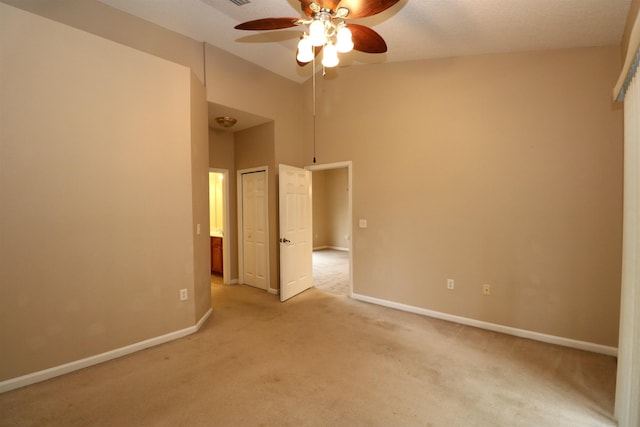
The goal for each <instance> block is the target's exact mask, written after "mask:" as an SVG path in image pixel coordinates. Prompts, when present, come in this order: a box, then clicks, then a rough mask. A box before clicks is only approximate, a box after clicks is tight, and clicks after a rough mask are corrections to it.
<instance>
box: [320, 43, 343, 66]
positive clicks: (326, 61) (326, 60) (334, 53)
mask: <svg viewBox="0 0 640 427" xmlns="http://www.w3.org/2000/svg"><path fill="white" fill-rule="evenodd" d="M338 62H340V60H339V59H338V49H336V46H335V45H334V44H333V43H327V44H326V46H325V47H324V49H323V55H322V65H324V66H325V67H327V68H330V67H335V66H336V65H338Z"/></svg>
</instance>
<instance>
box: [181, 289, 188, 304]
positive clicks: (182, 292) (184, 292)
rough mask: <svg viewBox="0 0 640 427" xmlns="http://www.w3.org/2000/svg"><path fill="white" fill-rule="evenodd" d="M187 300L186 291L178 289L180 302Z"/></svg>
mask: <svg viewBox="0 0 640 427" xmlns="http://www.w3.org/2000/svg"><path fill="white" fill-rule="evenodd" d="M186 300H187V289H186V288H185V289H180V301H186Z"/></svg>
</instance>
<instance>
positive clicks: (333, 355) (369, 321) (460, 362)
mask: <svg viewBox="0 0 640 427" xmlns="http://www.w3.org/2000/svg"><path fill="white" fill-rule="evenodd" d="M212 293H213V298H214V315H213V317H212V318H211V319H209V321H208V322H207V324H206V325H205V326H204V327H203V329H202V330H201V331H200V332H199V333H197V334H194V335H191V336H189V337H186V338H184V339H181V340H178V341H174V342H171V343H168V344H165V345H162V346H158V347H155V348H151V349H148V350H145V351H142V352H139V353H136V354H133V355H130V356H127V357H123V358H120V359H117V360H114V361H110V362H107V363H103V364H101V365H98V366H94V367H91V368H87V369H84V370H82V371H78V372H75V373H72V374H69V375H66V376H63V377H59V378H56V379H53V380H50V381H47V382H44V383H40V384H36V385H33V386H29V387H25V388H22V389H19V390H14V391H12V392H8V393H5V394H2V395H0V425H2V426H446V427H451V426H509V427H515V426H535V427H543V426H553V427H562V426H581V427H584V426H614V425H615V423H614V422H613V421H612V419H611V414H612V411H613V396H614V382H615V370H616V362H615V359H614V358H612V357H608V356H602V355H598V354H592V353H587V352H583V351H578V350H572V349H567V348H562V347H557V346H553V345H549V344H544V343H539V342H534V341H528V340H525V339H521V338H515V337H510V336H506V335H501V334H498V333H494V332H488V331H482V330H478V329H474V328H471V327H467V326H461V325H458V324H453V323H448V322H444V321H439V320H433V319H428V318H425V317H421V316H417V315H413V314H409V313H403V312H399V311H394V310H391V309H387V308H383V307H377V306H374V305H369V304H365V303H362V302H358V301H354V300H351V299H349V298H347V297H344V296H338V295H334V294H330V293H326V292H321V291H318V290H316V289H310V290H308V291H306V292H305V293H303V294H301V295H299V296H297V297H295V298H293V299H292V300H290V301H288V302H285V303H280V302H279V301H278V298H277V296H274V295H270V294H268V293H266V292H264V291H261V290H258V289H254V288H251V287H248V286H239V285H235V286H224V285H217V284H214V285H212Z"/></svg>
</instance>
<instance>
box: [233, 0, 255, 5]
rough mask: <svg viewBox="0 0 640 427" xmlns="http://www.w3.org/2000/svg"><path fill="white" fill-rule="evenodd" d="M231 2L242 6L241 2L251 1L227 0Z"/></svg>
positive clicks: (247, 0)
mask: <svg viewBox="0 0 640 427" xmlns="http://www.w3.org/2000/svg"><path fill="white" fill-rule="evenodd" d="M229 1H230V2H231V3H233V4H235V5H236V6H242V5H243V4H247V3H251V2H250V1H249V0H229Z"/></svg>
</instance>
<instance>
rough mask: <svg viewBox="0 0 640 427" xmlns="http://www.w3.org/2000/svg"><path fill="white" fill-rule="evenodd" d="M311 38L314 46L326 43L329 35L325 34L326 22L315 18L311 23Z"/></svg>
mask: <svg viewBox="0 0 640 427" xmlns="http://www.w3.org/2000/svg"><path fill="white" fill-rule="evenodd" d="M309 39H310V41H311V44H312V45H313V46H322V45H323V44H325V43H326V41H327V37H326V36H325V31H324V23H323V22H322V21H320V20H317V19H314V20H313V22H311V24H310V25H309Z"/></svg>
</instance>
